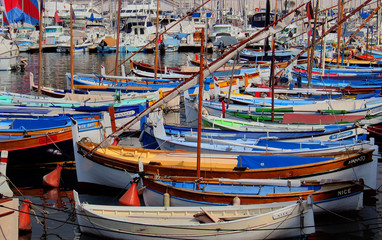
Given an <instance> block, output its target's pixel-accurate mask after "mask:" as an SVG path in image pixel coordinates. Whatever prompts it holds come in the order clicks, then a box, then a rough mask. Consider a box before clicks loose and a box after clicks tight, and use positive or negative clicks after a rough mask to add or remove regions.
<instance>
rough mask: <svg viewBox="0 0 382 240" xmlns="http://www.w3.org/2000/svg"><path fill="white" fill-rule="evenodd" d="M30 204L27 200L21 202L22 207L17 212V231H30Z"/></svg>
mask: <svg viewBox="0 0 382 240" xmlns="http://www.w3.org/2000/svg"><path fill="white" fill-rule="evenodd" d="M30 204H32V202H31V201H30V200H29V199H25V200H23V206H22V207H21V209H20V212H19V230H20V231H24V232H29V231H32V224H31V217H30V215H29V208H30Z"/></svg>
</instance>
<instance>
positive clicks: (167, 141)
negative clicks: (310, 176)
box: [154, 128, 368, 155]
mask: <svg viewBox="0 0 382 240" xmlns="http://www.w3.org/2000/svg"><path fill="white" fill-rule="evenodd" d="M163 133H164V128H163ZM154 136H155V139H156V141H157V143H158V146H160V149H162V150H170V151H175V150H180V149H182V150H185V151H188V152H197V137H195V136H185V137H180V136H172V135H166V134H161V133H159V132H157V133H156V132H155V130H154ZM200 144H201V146H200V148H201V152H203V153H228V154H237V155H258V154H260V153H264V152H272V153H275V154H282V155H301V154H317V153H320V152H321V153H337V152H346V151H348V150H357V149H360V148H363V147H364V145H365V144H368V141H362V140H358V139H355V138H354V139H350V140H344V141H336V142H333V141H330V142H329V141H309V140H308V141H300V142H298V141H295V142H287V141H277V140H263V139H261V140H260V139H245V140H242V139H236V140H229V141H227V140H219V139H214V138H201V143H200Z"/></svg>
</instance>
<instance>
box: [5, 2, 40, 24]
mask: <svg viewBox="0 0 382 240" xmlns="http://www.w3.org/2000/svg"><path fill="white" fill-rule="evenodd" d="M1 5H2V6H3V7H4V8H5V12H4V14H3V18H4V19H3V20H4V23H5V25H10V24H13V23H18V22H21V23H28V24H31V25H33V26H35V25H37V24H38V23H39V5H38V2H37V0H1Z"/></svg>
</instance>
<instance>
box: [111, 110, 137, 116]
mask: <svg viewBox="0 0 382 240" xmlns="http://www.w3.org/2000/svg"><path fill="white" fill-rule="evenodd" d="M132 115H135V111H134V110H130V111H126V112H119V113H116V114H115V117H124V116H132Z"/></svg>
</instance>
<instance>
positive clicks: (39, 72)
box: [37, 0, 43, 96]
mask: <svg viewBox="0 0 382 240" xmlns="http://www.w3.org/2000/svg"><path fill="white" fill-rule="evenodd" d="M42 6H43V0H40V24H39V28H40V32H39V37H40V41H39V54H38V89H37V94H38V96H41V77H42V76H41V75H42Z"/></svg>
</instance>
